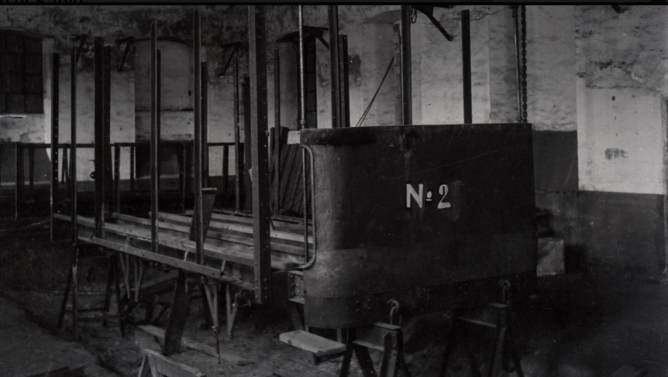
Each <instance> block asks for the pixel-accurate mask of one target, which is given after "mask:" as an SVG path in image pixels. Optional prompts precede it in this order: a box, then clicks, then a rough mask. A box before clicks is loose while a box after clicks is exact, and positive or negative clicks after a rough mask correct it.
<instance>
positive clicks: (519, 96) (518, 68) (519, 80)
mask: <svg viewBox="0 0 668 377" xmlns="http://www.w3.org/2000/svg"><path fill="white" fill-rule="evenodd" d="M518 8H519V5H513V6H511V9H512V11H513V24H514V26H515V74H516V75H517V122H522V78H521V70H522V68H521V59H520V25H519V20H518V15H517V9H518Z"/></svg>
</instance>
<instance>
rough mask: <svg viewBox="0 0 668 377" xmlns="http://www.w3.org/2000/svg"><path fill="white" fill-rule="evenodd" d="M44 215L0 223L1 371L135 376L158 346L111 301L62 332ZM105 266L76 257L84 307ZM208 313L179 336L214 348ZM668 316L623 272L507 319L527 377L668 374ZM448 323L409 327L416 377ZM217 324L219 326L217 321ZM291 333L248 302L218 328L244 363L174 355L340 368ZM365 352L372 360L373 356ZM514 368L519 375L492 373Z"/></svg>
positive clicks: (570, 287)
mask: <svg viewBox="0 0 668 377" xmlns="http://www.w3.org/2000/svg"><path fill="white" fill-rule="evenodd" d="M43 220H44V218H43V217H42V218H26V219H22V220H20V221H14V220H13V219H9V218H6V219H3V220H0V239H1V240H2V245H1V246H0V295H1V296H2V297H1V298H0V366H2V367H4V368H5V370H7V369H6V368H7V366H15V365H19V366H20V365H24V366H25V363H26V362H27V360H31V358H32V359H39V360H45V359H46V360H51V361H52V365H53V367H56V366H58V365H69V366H70V367H71V368H75V367H83V369H82V370H83V375H85V376H103V377H106V376H113V375H118V376H136V375H137V371H138V369H139V367H140V363H141V349H143V348H150V349H156V350H159V349H160V344H159V343H158V342H157V341H156V339H155V338H154V337H153V336H151V335H148V334H147V333H146V332H144V331H142V330H140V329H139V328H137V327H136V326H132V325H130V326H129V327H128V329H127V334H126V336H125V337H121V336H120V330H119V327H118V321H117V316H115V313H116V308H115V304H114V303H115V300H112V306H111V310H110V313H111V316H110V320H109V324H108V326H107V327H104V326H103V325H102V313H90V314H87V315H86V318H84V319H82V320H81V321H80V324H79V336H78V337H77V338H76V339H74V338H73V337H72V331H71V330H72V329H71V320H70V318H69V316H66V317H65V322H64V323H65V324H64V326H63V329H57V326H56V324H57V320H58V312H59V308H60V304H61V301H62V297H63V288H64V285H65V281H66V276H67V275H66V273H67V271H68V266H69V264H70V262H71V258H72V247H71V243H70V242H69V241H59V242H56V243H51V242H50V241H49V229H48V227H47V225H48V224H46V223H43ZM57 235H58V236H60V237H67V235H68V232H67V229H59V230H58V232H57ZM93 254H94V253H93ZM106 263H107V259H106V257H105V256H104V255H100V256H99V257H98V258H93V259H90V260H86V261H84V262H82V263H81V265H80V268H79V271H80V276H79V279H80V282H81V287H80V290H81V301H82V304H81V305H82V306H83V307H97V306H100V305H101V303H102V301H103V299H104V287H105V281H106V268H105V267H106V265H107V264H106ZM196 296H197V295H196ZM221 312H222V311H221ZM203 313H204V311H203V309H202V303H201V298H197V297H196V298H195V299H194V300H193V302H192V305H191V311H190V316H189V320H188V323H187V325H186V330H185V333H184V336H185V337H187V338H190V339H193V340H196V341H198V342H201V343H203V344H206V345H209V346H215V340H214V337H213V335H212V332H211V330H210V329H201V325H202V323H203V322H204V315H203ZM223 317H224V316H223ZM666 321H668V286H667V285H666V284H664V283H662V282H657V281H649V280H643V279H641V278H638V277H634V276H629V275H617V274H613V273H596V274H594V273H587V274H577V275H569V274H567V275H562V276H555V277H550V278H541V279H540V280H539V286H538V289H537V291H536V295H535V296H534V297H533V298H532V299H527V300H523V301H520V302H516V303H515V316H514V320H513V325H514V332H515V337H516V338H517V341H518V348H519V352H520V356H521V358H522V366H523V369H524V371H525V375H526V376H610V375H612V374H613V372H615V371H616V370H618V369H619V368H621V367H623V366H627V367H632V368H637V369H641V370H643V371H645V372H646V376H653V377H659V376H668V327H667V326H666ZM162 325H163V327H164V322H163V323H162ZM448 325H449V322H448V321H447V320H446V319H444V317H443V315H441V314H436V315H431V316H427V317H424V318H421V319H418V320H411V321H408V320H406V321H405V322H404V328H405V334H404V344H405V351H406V360H407V364H408V367H409V369H410V370H411V372H412V374H413V375H414V376H437V375H438V371H439V368H440V360H441V356H442V354H443V351H444V334H445V329H446V328H447V327H448ZM221 327H222V328H224V327H225V322H224V318H223V320H222V322H221ZM290 330H292V325H291V322H290V320H289V316H288V314H287V312H286V311H285V310H284V306H283V305H280V304H277V305H273V306H258V307H252V308H244V309H242V310H240V312H239V315H238V319H237V323H236V327H235V332H234V337H233V339H232V340H227V339H225V337H224V336H223V335H222V334H221V337H220V339H221V350H222V352H226V353H231V354H234V355H237V356H240V357H243V358H245V359H248V360H249V361H250V363H249V364H247V365H231V364H230V363H228V362H225V361H222V362H220V363H219V362H218V360H217V359H216V358H215V357H212V356H209V355H207V354H204V353H201V352H197V351H193V350H186V351H184V352H182V353H180V354H177V355H175V356H173V358H174V359H175V360H177V361H179V362H182V363H184V364H186V365H189V366H193V367H196V368H199V369H201V370H202V371H204V372H205V373H206V374H207V376H261V377H269V376H274V377H275V376H282V377H289V376H294V377H297V376H336V375H337V374H338V369H339V365H340V362H341V358H336V359H333V360H331V361H325V362H321V363H319V364H317V365H314V364H313V362H312V360H311V357H310V356H309V355H308V354H306V353H305V352H303V351H300V350H297V349H294V348H292V347H290V346H287V345H285V344H283V343H281V342H279V340H278V336H279V334H280V333H282V332H285V331H290ZM490 333H491V332H489V331H488V332H487V333H485V332H484V331H480V332H472V333H470V334H469V342H470V344H471V346H472V347H473V348H474V350H475V353H477V354H482V353H483V352H484V353H485V354H486V353H487V351H486V350H487V349H488V347H489V345H490V343H491V339H492V338H491V334H490ZM10 351H11V352H10ZM372 356H373V358H374V360H376V362H378V360H379V356H380V355H378V354H376V353H374V354H373V355H372ZM21 363H24V364H21ZM483 364H484V363H483ZM451 365H452V368H451V370H450V371H449V372H450V375H454V376H467V375H470V373H469V371H468V364H467V363H466V358H465V354H464V353H463V352H462V350H461V349H456V350H455V352H454V355H453V359H452V362H451ZM353 366H354V367H353V371H352V373H351V375H352V376H361V375H362V374H361V372H360V371H359V368H358V367H357V366H356V362H353ZM483 366H484V365H483ZM38 367H39V366H38ZM10 370H11V369H10ZM11 375H12V376H13V375H16V376H23V375H26V376H27V375H30V373H25V374H19V373H17V374H11ZM509 375H514V374H507V373H503V372H502V373H500V374H499V376H509ZM628 375H629V376H631V375H637V374H628Z"/></svg>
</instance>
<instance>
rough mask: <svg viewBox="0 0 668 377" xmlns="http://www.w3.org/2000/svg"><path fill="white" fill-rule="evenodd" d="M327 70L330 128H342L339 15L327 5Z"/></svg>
mask: <svg viewBox="0 0 668 377" xmlns="http://www.w3.org/2000/svg"><path fill="white" fill-rule="evenodd" d="M327 10H328V13H329V70H330V78H331V79H330V83H331V90H332V128H339V127H342V122H341V120H342V119H341V77H340V76H341V68H340V66H339V63H340V60H339V47H340V46H339V15H338V6H336V5H329V6H328V7H327Z"/></svg>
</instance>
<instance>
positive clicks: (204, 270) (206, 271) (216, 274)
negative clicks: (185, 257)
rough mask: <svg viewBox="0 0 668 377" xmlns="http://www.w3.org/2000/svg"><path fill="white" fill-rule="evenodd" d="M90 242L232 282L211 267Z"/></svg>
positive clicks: (106, 242) (102, 241)
mask: <svg viewBox="0 0 668 377" xmlns="http://www.w3.org/2000/svg"><path fill="white" fill-rule="evenodd" d="M92 241H93V243H95V244H97V245H100V246H104V247H106V248H109V249H112V250H116V251H120V252H123V253H125V254H129V255H134V256H137V257H140V258H143V259H148V260H152V261H155V262H159V263H163V264H167V265H170V266H172V267H176V268H179V269H182V270H187V271H190V272H194V273H198V274H201V275H205V276H209V277H212V278H214V279H218V280H222V281H226V280H234V279H232V278H228V277H224V276H222V273H221V272H220V271H219V270H216V269H214V268H211V267H206V266H202V265H199V264H196V263H192V262H185V261H182V260H179V259H176V258H171V257H168V256H166V255H162V254H157V253H153V252H150V251H146V250H142V249H138V248H136V247H132V246H128V245H122V244H119V243H116V242H113V241H108V240H105V239H102V238H97V237H93V239H92Z"/></svg>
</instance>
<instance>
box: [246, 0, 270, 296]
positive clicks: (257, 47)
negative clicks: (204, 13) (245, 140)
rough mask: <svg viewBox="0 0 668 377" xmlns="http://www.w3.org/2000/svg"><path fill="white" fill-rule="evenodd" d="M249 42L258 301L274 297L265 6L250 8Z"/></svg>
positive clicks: (256, 294)
mask: <svg viewBox="0 0 668 377" xmlns="http://www.w3.org/2000/svg"><path fill="white" fill-rule="evenodd" d="M248 33H249V35H248V41H249V47H250V48H249V50H250V54H249V68H250V91H251V96H250V97H251V101H250V107H251V161H252V167H253V179H252V182H253V184H252V189H253V246H254V248H253V249H254V259H255V266H254V267H255V299H256V301H257V302H258V303H266V302H268V300H269V299H270V297H271V248H270V244H269V221H270V216H271V209H270V202H269V199H270V198H269V165H268V158H269V153H268V151H267V126H268V125H267V71H266V67H265V62H266V40H265V38H266V33H265V16H264V7H263V6H261V5H260V6H249V7H248Z"/></svg>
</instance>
